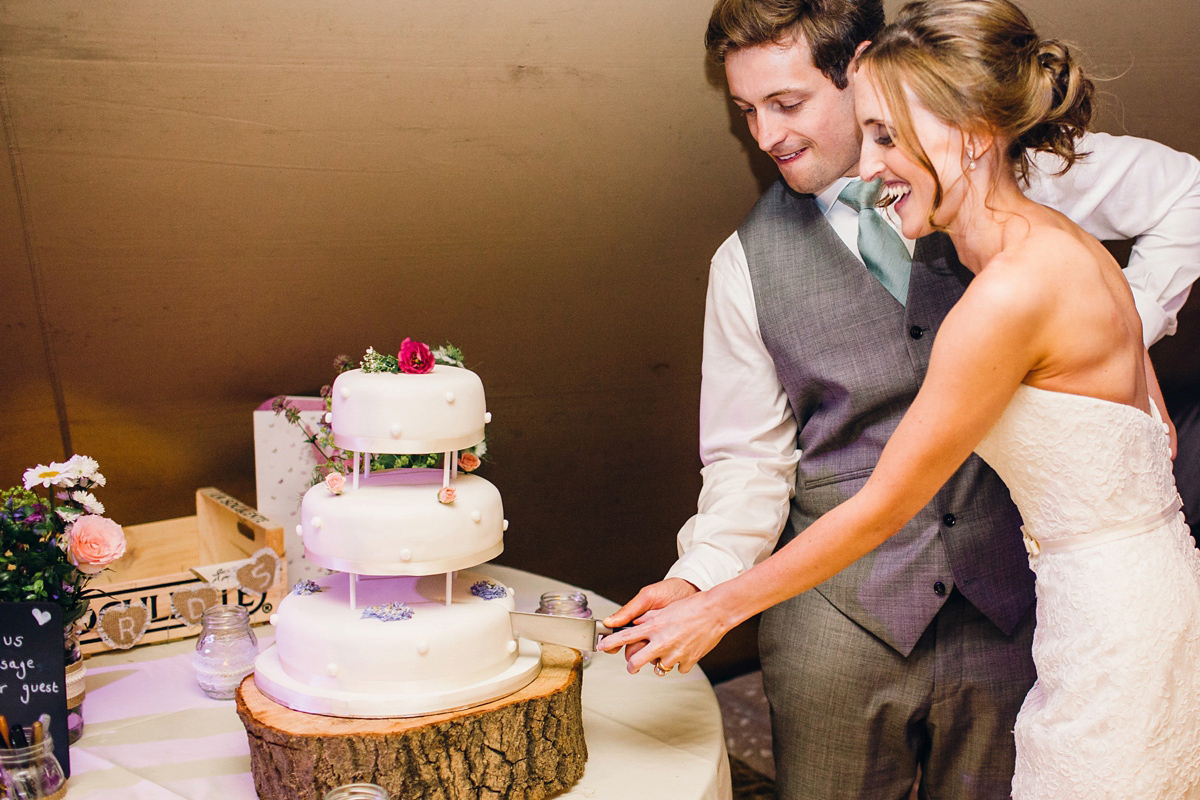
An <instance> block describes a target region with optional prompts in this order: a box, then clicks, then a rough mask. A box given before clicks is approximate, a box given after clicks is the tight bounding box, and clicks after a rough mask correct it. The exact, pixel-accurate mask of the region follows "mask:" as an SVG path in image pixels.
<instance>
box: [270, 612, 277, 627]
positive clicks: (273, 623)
mask: <svg viewBox="0 0 1200 800" xmlns="http://www.w3.org/2000/svg"><path fill="white" fill-rule="evenodd" d="M278 619H279V615H278V614H272V615H271V618H270V620H268V621H269V622H270V623H271V625H275V624H277V622H276V621H277V620H278Z"/></svg>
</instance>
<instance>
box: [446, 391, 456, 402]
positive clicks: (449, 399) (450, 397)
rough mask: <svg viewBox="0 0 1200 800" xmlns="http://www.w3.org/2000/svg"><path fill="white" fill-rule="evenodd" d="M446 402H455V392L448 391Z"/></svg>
mask: <svg viewBox="0 0 1200 800" xmlns="http://www.w3.org/2000/svg"><path fill="white" fill-rule="evenodd" d="M446 402H447V403H453V402H454V392H446Z"/></svg>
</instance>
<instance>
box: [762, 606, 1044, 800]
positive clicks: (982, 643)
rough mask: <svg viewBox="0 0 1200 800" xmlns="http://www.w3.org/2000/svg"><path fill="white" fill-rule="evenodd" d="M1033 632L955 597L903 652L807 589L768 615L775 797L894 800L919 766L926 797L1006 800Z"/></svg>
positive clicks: (766, 677) (1029, 678) (1027, 624)
mask: <svg viewBox="0 0 1200 800" xmlns="http://www.w3.org/2000/svg"><path fill="white" fill-rule="evenodd" d="M1033 627H1034V613H1033V609H1030V611H1029V613H1028V614H1027V615H1026V618H1025V619H1024V620H1022V622H1021V624H1020V626H1019V628H1018V630H1017V631H1016V632H1015V633H1014V634H1013V635H1012V636H1005V635H1004V634H1003V633H1001V632H1000V630H999V629H998V628H996V626H995V625H993V624H992V623H991V621H990V620H988V619H987V617H985V616H984V615H983V614H982V613H981V612H980V611H979V610H978V609H976V608H975V607H974V606H973V605H971V604H970V602H968V601H967V600H966V599H965V598H964V597H963V596H962V595H961V594H959V593H958V592H957V591H952V592H951V594H950V597H948V598H947V600H946V604H945V605H944V606H943V607H942V610H941V611H940V612H939V613H938V616H937V617H936V618H935V620H934V622H933V623H932V624H931V625H930V626H929V629H928V630H926V631H925V634H924V635H923V636H922V637H921V640H920V641H919V642H918V643H917V646H916V647H915V648H914V649H913V652H912V653H911V654H910V655H909V656H908V657H905V656H903V655H901V654H900V653H898V652H896V651H895V650H893V649H892V648H890V647H889V646H888V645H886V644H884V643H883V642H882V641H881V640H879V639H878V638H876V637H875V636H873V635H872V634H870V633H868V632H866V631H865V630H864V629H862V628H861V627H859V626H858V625H857V624H855V623H854V622H853V621H851V620H850V619H849V618H848V617H846V616H845V615H843V614H842V613H841V612H840V611H838V610H837V609H836V608H834V607H833V606H832V605H830V603H829V601H827V600H826V599H825V598H824V597H822V596H821V595H820V594H819V593H818V592H815V591H811V592H805V593H804V594H802V595H799V596H797V597H794V598H792V599H791V600H788V601H785V602H784V603H781V604H779V605H778V606H775V607H774V608H772V609H769V610H768V611H766V612H764V614H763V617H762V623H761V625H760V628H759V650H760V654H761V657H762V663H763V683H764V686H765V688H766V694H767V699H768V700H769V701H770V704H771V727H772V731H773V734H774V739H775V769H776V792H777V793H778V797H779V798H780V800H842V799H843V798H846V799H847V800H848V799H849V798H861V800H868V799H869V800H901V799H902V798H907V797H908V796H909V793H910V791H911V790H912V785H913V781H914V780H915V779H916V776H917V768H918V766H919V767H920V769H921V773H922V779H921V787H920V789H919V792H918V793H919V796H920V797H921V798H922V800H951V799H952V798H953V800H977V799H978V800H983V799H984V798H987V799H989V800H991V799H992V798H995V800H1000V799H1001V798H1009V797H1010V796H1011V791H1012V789H1011V783H1012V773H1013V761H1014V750H1013V735H1012V729H1013V723H1014V721H1015V720H1016V716H1017V711H1018V710H1019V709H1020V707H1021V701H1022V700H1023V699H1024V698H1025V694H1026V693H1027V692H1028V691H1029V688H1030V687H1031V686H1032V685H1033V681H1034V678H1035V677H1036V675H1035V672H1034V667H1033V659H1032V656H1031V654H1030V651H1031V648H1032V644H1033Z"/></svg>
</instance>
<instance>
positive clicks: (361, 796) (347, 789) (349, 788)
mask: <svg viewBox="0 0 1200 800" xmlns="http://www.w3.org/2000/svg"><path fill="white" fill-rule="evenodd" d="M325 800H390V798H389V797H388V793H387V790H386V789H384V788H383V787H382V786H376V785H375V784H373V783H348V784H346V785H345V786H339V787H337V788H336V789H330V790H329V793H328V794H326V795H325Z"/></svg>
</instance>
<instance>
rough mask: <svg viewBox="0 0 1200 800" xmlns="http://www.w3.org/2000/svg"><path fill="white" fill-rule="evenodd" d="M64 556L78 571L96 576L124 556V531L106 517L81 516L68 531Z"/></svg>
mask: <svg viewBox="0 0 1200 800" xmlns="http://www.w3.org/2000/svg"><path fill="white" fill-rule="evenodd" d="M67 555H68V556H69V557H70V559H71V563H72V564H74V565H75V567H76V568H77V569H78V570H79V571H80V572H86V573H87V574H88V575H95V574H96V573H98V572H100V571H101V570H103V569H104V568H105V567H107V566H108V565H109V564H111V563H113V562H114V561H116V560H117V559H118V558H120V557H121V556H123V555H125V531H123V530H121V526H120V525H118V524H117V523H115V522H113V521H112V520H111V519H108V518H107V517H101V516H97V515H96V514H88V515H86V516H82V517H80V518H79V519H77V520H75V522H74V523H73V524H72V525H71V529H70V530H68V531H67Z"/></svg>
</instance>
